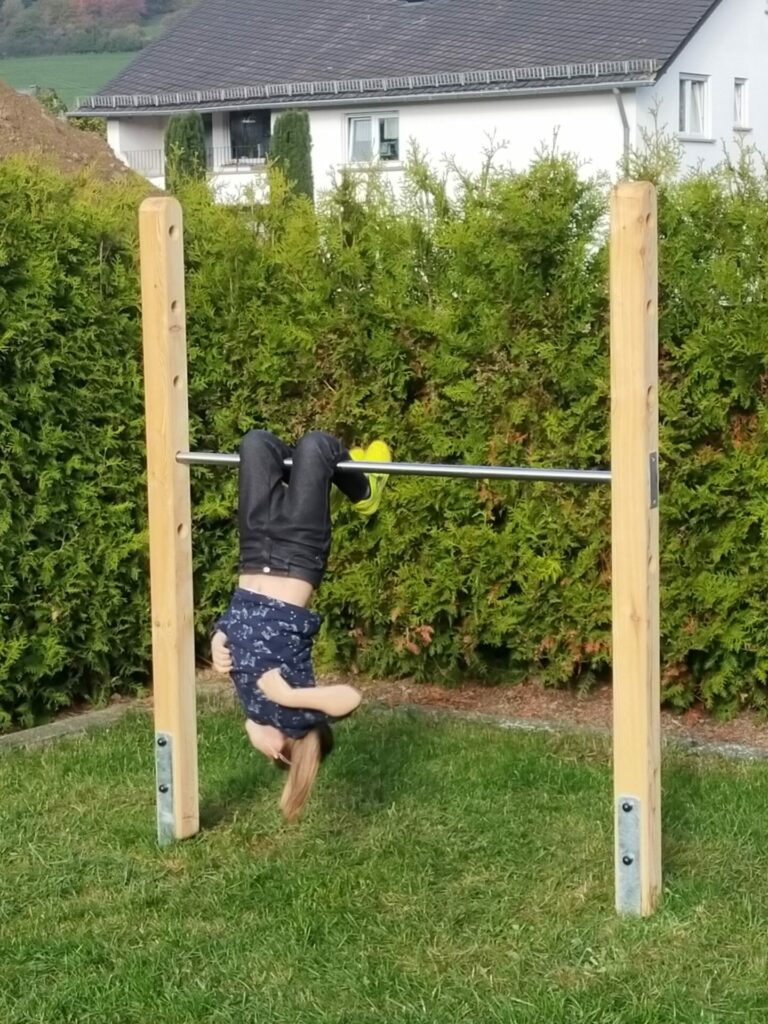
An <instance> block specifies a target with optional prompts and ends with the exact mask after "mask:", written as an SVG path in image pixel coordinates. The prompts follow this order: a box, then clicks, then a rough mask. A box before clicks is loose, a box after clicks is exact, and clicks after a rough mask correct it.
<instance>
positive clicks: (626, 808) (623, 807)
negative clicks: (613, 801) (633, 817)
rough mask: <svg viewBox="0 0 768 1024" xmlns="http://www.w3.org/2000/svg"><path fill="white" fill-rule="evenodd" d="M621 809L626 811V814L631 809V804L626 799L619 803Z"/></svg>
mask: <svg viewBox="0 0 768 1024" xmlns="http://www.w3.org/2000/svg"><path fill="white" fill-rule="evenodd" d="M621 809H622V811H626V813H627V814H629V812H630V811H631V810H632V804H628V803H627V802H626V801H625V802H624V803H623V804H622V805H621Z"/></svg>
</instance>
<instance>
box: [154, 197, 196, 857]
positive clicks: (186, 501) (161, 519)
mask: <svg viewBox="0 0 768 1024" xmlns="http://www.w3.org/2000/svg"><path fill="white" fill-rule="evenodd" d="M139 238H140V251H141V305H142V322H143V336H144V377H145V389H146V390H145V402H146V423H147V487H148V498H149V558H150V579H151V597H152V666H153V669H152V675H153V689H154V706H155V755H156V766H157V829H158V840H159V841H160V842H161V843H168V842H170V841H171V840H173V839H174V838H175V839H183V838H184V837H186V836H190V835H193V834H194V833H195V832H197V830H198V827H199V815H198V786H197V726H196V718H195V649H194V618H193V615H194V606H193V598H192V538H191V501H190V486H189V468H188V467H187V466H182V465H179V464H178V463H177V462H176V453H177V452H179V451H185V452H186V451H189V427H188V407H187V343H186V327H185V307H184V242H183V235H182V217H181V207H180V206H179V203H178V202H177V200H175V199H171V198H152V199H146V200H144V202H143V203H142V204H141V208H140V210H139Z"/></svg>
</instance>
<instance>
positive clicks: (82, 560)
mask: <svg viewBox="0 0 768 1024" xmlns="http://www.w3.org/2000/svg"><path fill="white" fill-rule="evenodd" d="M144 191H145V190H144ZM140 198H141V192H140V191H139V190H138V189H137V188H136V187H135V186H112V187H110V188H107V187H106V186H103V187H99V186H97V185H95V184H93V183H88V182H73V181H66V180H64V179H62V178H59V177H56V176H54V175H53V174H49V173H47V172H45V171H44V170H43V169H42V168H34V167H29V166H25V165H23V164H16V163H5V164H2V165H0V223H1V224H2V231H1V232H0V380H1V381H2V390H1V391H0V449H1V453H0V454H1V459H2V461H0V549H1V550H2V576H1V582H2V585H1V586H0V622H1V623H2V627H1V629H0V726H3V725H7V724H8V723H9V722H23V723H29V722H31V721H33V720H35V718H36V717H38V716H39V715H40V713H41V712H43V711H45V710H48V709H52V708H57V707H61V706H65V705H68V704H70V703H72V702H73V701H76V700H78V699H79V698H83V697H87V698H91V697H93V696H96V695H99V694H102V693H105V692H109V691H110V690H112V689H113V688H123V687H124V686H126V685H130V684H131V683H133V682H137V681H140V680H142V679H144V678H145V676H146V666H147V657H148V644H147V628H146V618H147V612H146V603H147V589H148V588H147V578H146V556H145V549H146V537H145V518H146V513H145V505H144V489H145V488H144V468H143V461H144V454H143V449H144V437H143V433H144V427H143V420H142V402H143V399H142V384H141V368H140V364H139V358H138V356H139V349H138V340H137V339H138V337H139V326H138V317H137V285H136V253H135V248H136V247H135V229H134V226H133V221H134V220H135V217H136V207H137V204H138V203H139V201H140Z"/></svg>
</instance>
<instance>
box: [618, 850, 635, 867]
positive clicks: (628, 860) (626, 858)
mask: <svg viewBox="0 0 768 1024" xmlns="http://www.w3.org/2000/svg"><path fill="white" fill-rule="evenodd" d="M632 861H633V858H632V857H630V856H629V854H628V853H625V854H624V856H623V857H622V858H621V863H622V864H623V865H624V866H625V867H629V865H630V864H631V863H632Z"/></svg>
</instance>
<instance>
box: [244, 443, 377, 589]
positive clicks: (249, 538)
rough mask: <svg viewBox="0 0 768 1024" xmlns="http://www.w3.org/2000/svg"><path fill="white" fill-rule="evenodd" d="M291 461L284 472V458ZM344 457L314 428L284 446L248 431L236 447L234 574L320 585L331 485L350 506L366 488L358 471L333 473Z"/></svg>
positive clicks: (328, 534)
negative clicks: (267, 575) (237, 553)
mask: <svg viewBox="0 0 768 1024" xmlns="http://www.w3.org/2000/svg"><path fill="white" fill-rule="evenodd" d="M287 458H291V459H293V467H292V468H291V469H286V468H285V467H284V466H283V459H287ZM349 458H350V455H349V452H348V451H347V449H346V448H345V447H344V445H343V444H342V443H341V441H339V440H338V439H337V438H335V437H333V436H332V435H331V434H326V433H325V432H324V431H321V430H313V431H312V432H311V433H309V434H305V435H304V437H302V438H301V440H300V441H298V443H297V444H296V445H295V446H294V447H293V448H290V447H289V446H288V445H287V444H285V442H284V441H281V440H280V438H279V437H276V436H275V435H274V434H272V433H270V431H268V430H250V431H249V432H248V433H247V434H246V435H245V437H244V438H243V440H242V441H241V443H240V478H239V479H240V504H239V525H240V570H241V571H242V572H262V573H263V572H266V573H272V574H274V575H276V576H293V577H296V578H297V579H301V580H306V581H307V582H308V583H311V584H312V585H313V586H314V587H317V586H319V585H320V582H321V580H322V578H323V573H324V572H325V567H326V563H327V562H328V555H329V553H330V550H331V509H330V494H331V484H332V483H335V484H336V486H337V487H338V488H339V490H340V491H342V492H343V493H344V494H345V495H346V496H347V498H349V500H350V501H362V499H363V498H366V497H368V494H369V493H370V489H369V486H368V479H367V477H366V476H365V474H364V473H354V472H352V473H350V472H345V473H337V472H336V466H337V464H338V463H339V462H343V461H346V460H348V459H349Z"/></svg>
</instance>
